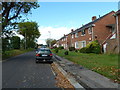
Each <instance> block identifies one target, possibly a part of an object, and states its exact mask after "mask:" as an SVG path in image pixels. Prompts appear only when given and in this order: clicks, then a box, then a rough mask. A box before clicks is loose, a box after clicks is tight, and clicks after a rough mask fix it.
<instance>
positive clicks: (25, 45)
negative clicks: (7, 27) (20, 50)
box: [25, 30, 26, 50]
mask: <svg viewBox="0 0 120 90" xmlns="http://www.w3.org/2000/svg"><path fill="white" fill-rule="evenodd" d="M25 50H26V30H25Z"/></svg>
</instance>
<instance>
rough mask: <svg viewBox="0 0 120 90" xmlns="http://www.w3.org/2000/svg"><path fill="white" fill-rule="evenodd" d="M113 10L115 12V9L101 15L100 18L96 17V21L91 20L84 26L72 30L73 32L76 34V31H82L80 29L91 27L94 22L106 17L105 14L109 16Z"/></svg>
mask: <svg viewBox="0 0 120 90" xmlns="http://www.w3.org/2000/svg"><path fill="white" fill-rule="evenodd" d="M112 12H114V11H111V12H109V13H107V14H105V15H103V16H102V17H100V18H98V19H96V20H94V21H92V22H89V23H87V24H85V25H84V26H82V27H80V28H78V29H76V30H75V31H73V32H71V34H74V33H76V32H80V31H82V30H83V29H85V28H88V27H90V26H91V25H93V24H94V23H96V22H97V21H99V20H101V19H102V18H104V17H105V16H107V15H108V14H110V13H112ZM114 13H115V12H114Z"/></svg>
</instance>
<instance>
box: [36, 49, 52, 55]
mask: <svg viewBox="0 0 120 90" xmlns="http://www.w3.org/2000/svg"><path fill="white" fill-rule="evenodd" d="M38 53H41V54H42V53H45V54H50V53H51V51H50V50H39V51H38Z"/></svg>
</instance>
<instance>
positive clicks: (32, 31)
mask: <svg viewBox="0 0 120 90" xmlns="http://www.w3.org/2000/svg"><path fill="white" fill-rule="evenodd" d="M18 29H19V30H18V32H19V33H20V34H22V35H23V36H24V37H25V43H26V46H27V48H32V47H35V40H36V39H37V38H39V37H40V32H39V30H38V25H37V23H36V22H23V23H19V24H18Z"/></svg>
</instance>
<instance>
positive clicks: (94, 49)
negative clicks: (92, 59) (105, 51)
mask: <svg viewBox="0 0 120 90" xmlns="http://www.w3.org/2000/svg"><path fill="white" fill-rule="evenodd" d="M80 52H81V53H96V54H99V53H101V48H100V45H99V43H98V41H93V42H91V43H89V44H88V45H87V46H86V47H84V48H81V49H80Z"/></svg>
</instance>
